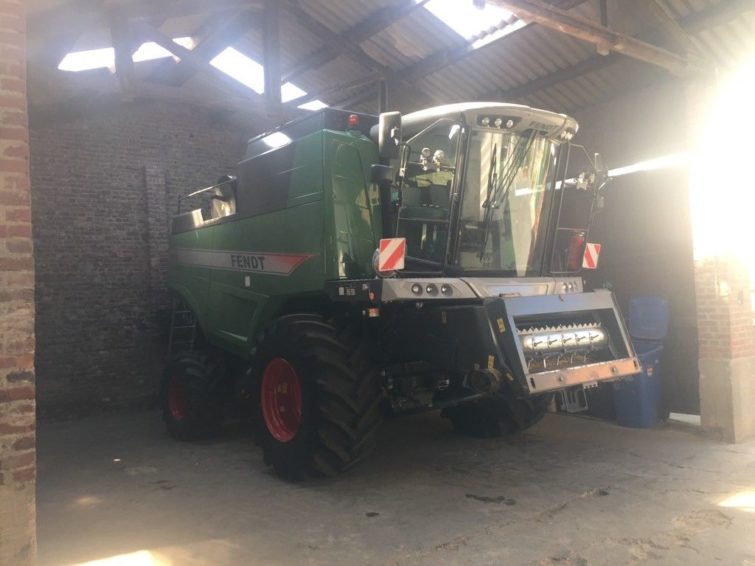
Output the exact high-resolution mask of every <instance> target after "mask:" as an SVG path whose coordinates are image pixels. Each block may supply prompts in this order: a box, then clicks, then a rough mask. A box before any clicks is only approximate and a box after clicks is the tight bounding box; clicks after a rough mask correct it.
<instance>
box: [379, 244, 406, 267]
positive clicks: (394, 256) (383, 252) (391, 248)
mask: <svg viewBox="0 0 755 566" xmlns="http://www.w3.org/2000/svg"><path fill="white" fill-rule="evenodd" d="M405 258H406V238H386V239H383V240H380V254H379V258H378V271H393V270H396V269H404V259H405Z"/></svg>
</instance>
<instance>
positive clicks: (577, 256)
mask: <svg viewBox="0 0 755 566" xmlns="http://www.w3.org/2000/svg"><path fill="white" fill-rule="evenodd" d="M576 132H577V123H576V121H575V120H574V119H572V118H570V117H568V116H566V115H563V114H556V113H553V112H547V111H543V110H537V109H532V108H529V107H526V106H519V105H512V104H501V103H464V104H452V105H448V106H441V107H436V108H430V109H427V110H423V111H419V112H414V113H411V114H407V115H404V116H402V115H401V114H400V113H398V112H389V113H384V114H381V115H380V116H379V117H375V116H369V115H357V114H349V113H347V112H343V111H339V110H334V109H326V110H323V111H321V112H318V113H315V114H313V115H311V116H310V117H308V118H305V119H303V120H299V121H295V122H291V123H289V124H286V125H284V126H281V127H280V128H278V129H276V130H274V131H272V132H266V133H264V134H262V135H260V136H257V137H256V138H253V139H252V140H250V142H249V145H248V149H247V154H246V156H245V158H244V159H243V160H242V161H241V163H239V165H238V168H237V171H236V172H235V176H233V177H227V178H224V179H221V182H220V183H219V184H218V185H215V186H213V187H208V188H206V189H202V190H200V191H195V192H194V193H191V194H190V195H189V197H192V198H196V197H197V196H199V197H202V196H209V197H210V200H211V203H210V205H211V206H209V208H207V207H205V208H201V207H200V208H197V209H194V210H188V211H183V212H181V211H179V214H177V215H176V216H175V217H174V219H173V223H172V235H171V250H170V264H169V286H170V288H171V290H172V292H173V293H174V295H175V297H176V305H178V306H177V307H176V308H177V309H179V311H177V312H180V313H190V314H191V317H192V319H193V320H194V321H195V326H196V328H195V329H192V330H191V336H192V341H191V346H192V351H182V352H178V353H177V354H176V357H174V359H173V361H172V362H171V363H170V364H169V367H168V370H167V372H166V377H165V380H164V383H163V401H164V405H163V407H164V415H165V419H166V422H167V423H168V428H169V430H170V431H171V432H172V433H173V434H174V435H175V436H177V437H179V438H189V437H194V436H196V435H198V434H199V433H200V432H202V431H206V430H208V429H211V428H212V424H213V423H214V422H215V421H216V420H217V419H218V418H219V417H218V415H219V414H220V413H219V411H218V409H217V406H218V405H219V403H220V402H221V397H222V395H221V394H220V393H219V392H228V391H234V390H236V391H238V392H240V394H241V397H242V398H244V399H247V400H248V402H249V403H250V408H249V409H248V410H249V411H250V412H252V413H254V414H256V415H257V416H258V417H259V419H258V423H259V426H258V433H259V438H260V443H261V445H262V447H263V450H264V452H265V457H266V459H267V461H269V462H270V463H272V464H273V465H274V466H275V469H276V471H278V472H279V473H280V474H281V475H283V476H285V477H292V478H293V477H300V476H301V475H303V474H304V475H306V474H323V473H324V474H331V473H336V472H338V471H341V470H343V469H346V468H348V467H349V466H351V465H353V464H354V463H355V462H356V461H358V460H359V459H361V458H362V456H363V455H364V454H366V452H367V448H368V447H369V445H371V440H372V438H373V437H374V430H375V428H376V426H377V424H378V423H379V421H380V420H381V418H382V417H383V416H384V415H386V414H402V413H409V412H416V411H420V410H428V409H441V410H442V414H443V416H445V417H447V418H449V419H450V420H451V422H452V423H453V425H454V427H455V428H456V429H458V430H459V431H461V432H464V433H468V434H473V435H480V436H491V435H498V434H503V433H506V432H512V431H516V430H521V429H523V428H526V427H528V426H531V425H532V424H534V423H535V422H537V421H538V420H539V419H540V417H542V415H543V414H544V413H545V411H546V409H547V407H548V406H549V404H550V401H551V399H552V398H553V393H554V392H561V393H562V404H563V406H564V407H566V408H567V409H574V408H578V407H577V406H578V405H580V402H579V399H580V397H579V395H576V393H578V392H581V391H583V388H585V387H590V386H594V385H596V384H598V383H600V382H602V381H607V380H613V379H618V378H620V377H623V376H627V375H631V374H634V373H637V372H638V371H639V369H640V366H639V363H638V360H637V357H636V356H635V353H634V351H633V348H632V345H631V342H630V340H629V338H628V333H627V330H626V327H625V325H624V321H623V319H622V316H621V314H620V312H619V309H618V308H617V304H616V301H615V298H614V297H613V295H612V294H611V293H610V292H609V291H606V290H596V291H590V292H587V291H586V290H585V289H584V288H583V287H584V284H583V279H582V277H581V275H580V273H581V270H582V269H583V268H594V267H596V266H597V262H598V256H599V253H600V246H599V245H598V244H595V243H592V242H590V241H589V227H590V222H591V220H592V216H593V214H594V211H595V209H596V206H597V204H598V203H599V193H600V188H601V186H602V184H604V182H605V180H606V176H605V172H604V171H603V168H602V167H601V166H600V163H599V159H595V160H594V161H593V163H592V165H591V166H590V167H588V168H586V170H584V171H581V172H579V173H578V174H574V175H572V174H570V173H567V172H568V171H569V168H568V163H569V159H570V153H571V152H572V151H573V149H574V148H575V147H576V146H573V144H572V143H571V140H572V137H573V136H574V135H575V133H576ZM174 320H185V316H183V315H182V316H181V317H177V316H174ZM171 335H173V334H172V333H171ZM195 335H196V336H197V340H194V336H195ZM218 360H221V361H218ZM229 381H233V382H235V383H236V384H237V386H236V387H235V388H234V387H233V386H229V385H228V382H229ZM582 398H584V397H582Z"/></svg>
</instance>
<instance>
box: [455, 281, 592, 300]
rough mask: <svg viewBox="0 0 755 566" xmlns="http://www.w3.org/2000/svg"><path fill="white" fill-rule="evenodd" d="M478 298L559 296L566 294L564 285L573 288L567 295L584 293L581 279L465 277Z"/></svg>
mask: <svg viewBox="0 0 755 566" xmlns="http://www.w3.org/2000/svg"><path fill="white" fill-rule="evenodd" d="M462 281H464V282H465V283H467V284H468V285H469V286H470V287H471V288H472V289H473V290H474V292H475V293H476V294H477V296H478V297H482V298H486V297H500V296H501V295H505V296H531V295H559V294H563V293H564V283H565V284H566V285H567V286H568V285H572V286H573V290H571V291H567V294H573V293H581V292H582V290H583V289H582V278H580V277H527V278H524V277H518V278H515V277H512V278H495V277H464V278H462Z"/></svg>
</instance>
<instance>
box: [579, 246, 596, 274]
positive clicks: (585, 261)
mask: <svg viewBox="0 0 755 566" xmlns="http://www.w3.org/2000/svg"><path fill="white" fill-rule="evenodd" d="M599 256H600V244H591V243H589V242H588V243H587V245H586V246H585V255H584V257H583V258H582V267H583V268H584V269H597V268H598V257H599Z"/></svg>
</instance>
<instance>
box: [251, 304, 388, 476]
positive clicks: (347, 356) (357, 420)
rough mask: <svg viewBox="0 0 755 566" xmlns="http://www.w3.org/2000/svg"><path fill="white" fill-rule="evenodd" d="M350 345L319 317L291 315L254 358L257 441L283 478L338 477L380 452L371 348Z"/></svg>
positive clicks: (379, 395) (265, 339)
mask: <svg viewBox="0 0 755 566" xmlns="http://www.w3.org/2000/svg"><path fill="white" fill-rule="evenodd" d="M349 336H350V337H351V338H353V335H352V334H349ZM351 338H348V337H346V336H345V335H343V332H342V335H341V336H339V331H338V329H337V328H336V327H335V326H333V325H332V324H329V323H327V322H326V321H325V320H324V319H323V318H322V317H319V316H314V315H291V316H284V317H281V318H280V319H278V320H277V321H276V322H275V323H274V324H273V325H272V326H271V327H270V328H269V329H268V330H267V331H266V332H265V333H264V334H263V335H262V336H261V337H260V339H259V341H258V343H257V346H256V347H255V349H254V351H253V353H252V354H253V355H252V371H251V375H252V377H253V379H254V384H255V391H256V392H257V400H258V402H259V407H260V413H261V418H260V419H258V426H257V432H258V439H259V441H260V444H261V446H262V450H263V453H264V457H265V462H266V463H267V464H269V465H272V466H273V468H274V469H275V472H276V473H277V474H278V475H279V476H280V477H282V478H284V479H287V480H291V481H295V480H299V479H303V478H306V477H317V476H323V475H324V476H333V475H336V474H338V473H340V472H343V471H345V470H347V469H349V468H351V467H352V466H354V465H355V464H356V463H357V462H359V461H360V460H362V459H363V458H364V457H365V456H366V455H367V454H368V452H369V451H370V449H371V448H372V447H373V445H374V440H375V432H376V430H377V428H378V426H379V425H380V423H381V422H382V413H381V411H380V402H381V400H382V390H381V387H380V383H379V380H378V374H377V372H376V370H375V369H374V368H373V367H372V365H371V364H370V361H369V358H368V356H367V354H366V351H365V348H364V345H363V344H362V343H361V341H359V340H355V339H351Z"/></svg>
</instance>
